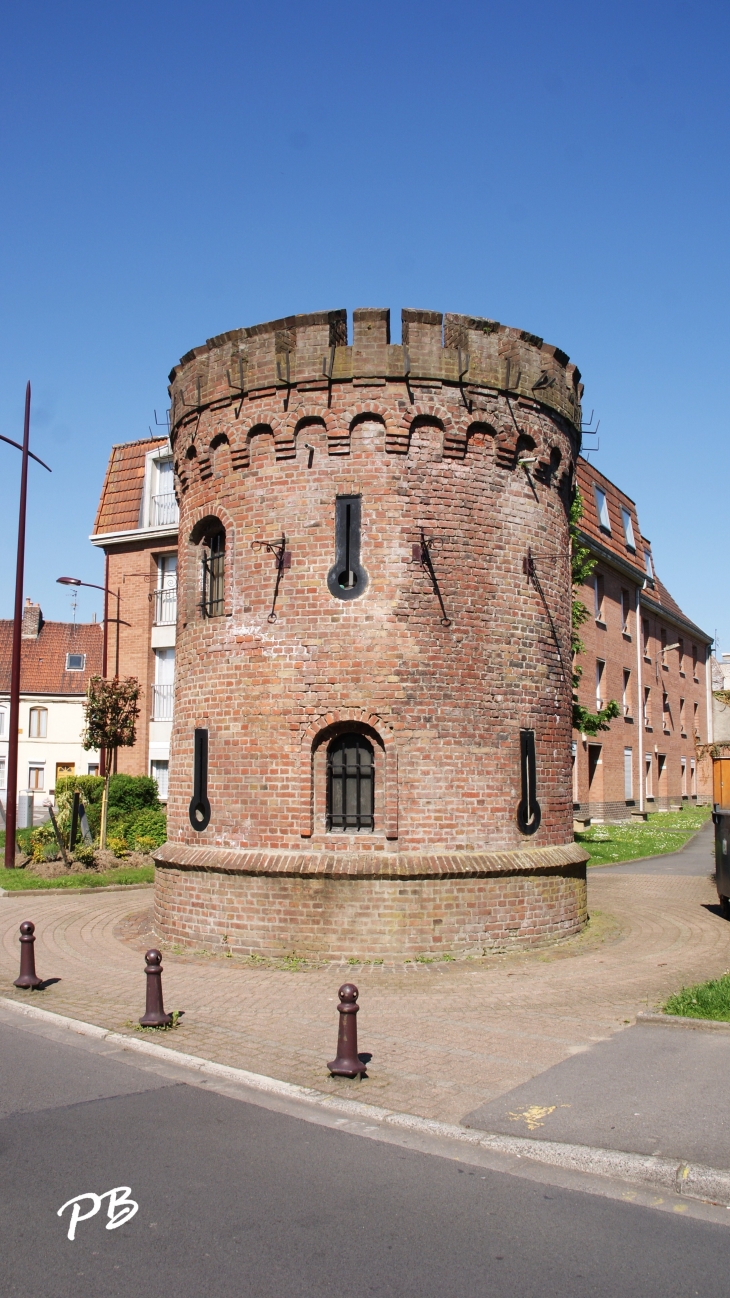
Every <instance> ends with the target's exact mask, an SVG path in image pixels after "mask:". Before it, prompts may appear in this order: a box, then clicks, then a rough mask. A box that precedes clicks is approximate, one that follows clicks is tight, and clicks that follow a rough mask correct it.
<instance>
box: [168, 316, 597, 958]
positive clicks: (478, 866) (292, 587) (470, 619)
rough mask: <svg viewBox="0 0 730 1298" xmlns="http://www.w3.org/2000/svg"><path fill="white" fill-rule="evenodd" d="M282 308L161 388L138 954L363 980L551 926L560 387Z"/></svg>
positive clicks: (564, 418) (457, 329) (493, 334)
mask: <svg viewBox="0 0 730 1298" xmlns="http://www.w3.org/2000/svg"><path fill="white" fill-rule="evenodd" d="M402 318H403V330H402V338H403V342H402V345H393V344H391V343H390V337H389V312H388V311H386V310H375V309H362V310H357V311H355V313H354V317H353V340H352V345H351V346H350V345H348V341H347V318H346V313H345V312H344V311H330V312H322V313H319V314H313V315H301V316H293V317H290V318H287V319H285V320H277V321H273V322H271V323H269V324H262V325H256V326H253V327H251V328H247V329H239V330H235V331H233V332H231V333H227V334H223V335H221V336H219V337H217V338H212V339H210V340H209V341H208V342H207V343H206V344H205V346H203V347H197V348H195V349H194V350H193V351H191V352H188V353H187V355H185V356H184V357H183V358H182V360H181V362H180V364H179V365H178V366H176V367H175V369H174V370H173V371H172V374H171V375H170V382H171V386H170V397H171V440H172V446H173V453H174V458H175V471H176V482H177V489H178V495H179V502H180V541H179V596H178V637H177V664H176V686H175V720H174V729H173V740H172V760H171V778H170V796H169V803H168V813H169V830H168V832H169V840H168V842H167V843H166V844H165V845H164V846H163V847H162V848H161V849H160V850H159V851H158V852H157V853H156V860H157V865H158V869H157V884H156V909H157V922H158V925H159V928H160V930H161V932H162V933H163V935H164V936H165V937H167V938H168V939H170V940H175V941H177V942H182V943H186V942H190V943H195V944H196V945H199V944H204V945H209V946H211V945H218V944H220V943H224V944H225V945H226V946H227V947H228V949H232V950H237V951H241V952H246V953H261V954H267V955H285V954H289V953H291V952H296V953H299V954H302V955H311V956H315V955H316V956H320V957H323V958H335V959H336V958H340V957H349V956H353V957H357V958H362V959H366V958H368V959H378V958H381V959H386V958H398V957H403V956H413V955H417V954H430V955H436V954H438V953H439V952H443V953H452V952H453V953H459V952H480V951H482V950H486V949H494V948H503V947H505V946H507V945H511V944H514V943H515V942H518V943H520V942H522V943H529V942H536V941H539V940H541V939H544V938H547V937H551V936H555V935H560V934H570V933H575V932H576V931H577V930H578V929H579V928H580V927H581V926H582V924H583V923H584V921H585V860H586V854H585V852H584V851H583V850H582V849H581V848H579V847H577V846H576V845H575V844H574V842H573V822H572V797H571V746H570V744H571V680H570V668H571V662H570V601H571V584H570V562H569V536H568V506H569V500H570V494H571V490H572V480H573V471H574V463H575V457H576V455H577V452H578V447H579V444H580V397H581V393H582V385H581V383H580V375H579V373H578V371H577V369H576V368H575V366H574V365H571V364H569V363H568V357H567V356H566V355H565V353H563V352H561V351H560V350H559V349H558V348H557V347H551V346H548V345H547V344H545V343H544V342H543V341H542V339H540V338H537V337H535V336H534V335H532V334H528V333H524V332H521V331H520V330H516V329H511V328H507V327H505V326H504V325H500V324H498V323H496V322H495V321H493V320H481V319H473V318H471V317H467V316H457V315H447V316H446V317H445V318H444V317H442V316H441V315H440V314H439V313H437V312H432V311H403V313H402Z"/></svg>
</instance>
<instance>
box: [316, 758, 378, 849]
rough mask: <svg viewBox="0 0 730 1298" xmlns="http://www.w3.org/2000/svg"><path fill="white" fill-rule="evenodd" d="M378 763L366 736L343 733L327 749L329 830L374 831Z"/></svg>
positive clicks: (351, 832)
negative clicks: (374, 782)
mask: <svg viewBox="0 0 730 1298" xmlns="http://www.w3.org/2000/svg"><path fill="white" fill-rule="evenodd" d="M374 775H375V763H374V758H373V747H372V744H370V743H368V741H367V739H365V738H364V737H363V736H362V735H340V736H338V738H337V739H333V740H332V743H331V744H330V746H329V749H328V750H327V829H328V831H329V832H330V833H332V832H334V833H337V832H340V833H348V834H357V833H361V832H369V833H372V830H373V781H374Z"/></svg>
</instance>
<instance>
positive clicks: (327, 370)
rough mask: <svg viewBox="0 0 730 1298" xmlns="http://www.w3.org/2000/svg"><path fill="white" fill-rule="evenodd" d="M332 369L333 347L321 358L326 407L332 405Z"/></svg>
mask: <svg viewBox="0 0 730 1298" xmlns="http://www.w3.org/2000/svg"><path fill="white" fill-rule="evenodd" d="M334 368H335V349H334V347H330V350H329V355H328V356H323V357H322V374H323V375H324V377H325V378H326V380H327V406H328V407H329V406H331V405H332V372H333V370H334ZM310 468H311V465H310Z"/></svg>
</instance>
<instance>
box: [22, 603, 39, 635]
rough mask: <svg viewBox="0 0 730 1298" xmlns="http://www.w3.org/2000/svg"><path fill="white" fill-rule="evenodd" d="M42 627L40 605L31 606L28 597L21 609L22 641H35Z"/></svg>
mask: <svg viewBox="0 0 730 1298" xmlns="http://www.w3.org/2000/svg"><path fill="white" fill-rule="evenodd" d="M42 625H43V614H42V613H41V606H40V604H32V603H31V601H30V597H28V598H27V599H26V601H25V608H24V609H23V630H22V639H23V640H37V639H38V633H39V631H40V629H41V626H42Z"/></svg>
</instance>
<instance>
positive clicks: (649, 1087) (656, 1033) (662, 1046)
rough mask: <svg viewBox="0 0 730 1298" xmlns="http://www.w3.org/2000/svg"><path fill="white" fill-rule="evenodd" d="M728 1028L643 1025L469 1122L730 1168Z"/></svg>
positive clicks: (495, 1102)
mask: <svg viewBox="0 0 730 1298" xmlns="http://www.w3.org/2000/svg"><path fill="white" fill-rule="evenodd" d="M728 1076H730V1024H728V1025H727V1028H724V1029H723V1028H720V1029H717V1028H713V1027H712V1026H710V1027H706V1026H703V1024H702V1023H701V1021H699V1020H698V1021H697V1024H696V1026H695V1027H694V1028H691V1027H689V1026H688V1025H677V1024H672V1025H671V1026H670V1025H669V1024H667V1025H666V1026H664V1025H663V1024H657V1023H647V1024H644V1023H641V1022H639V1023H637V1024H636V1025H635V1026H633V1027H630V1028H628V1029H627V1030H626V1031H625V1032H619V1033H617V1034H616V1035H615V1036H613V1037H612V1038H611V1039H610V1040H609V1041H601V1042H599V1043H598V1044H596V1045H594V1046H592V1047H591V1048H590V1049H589V1050H588V1051H586V1053H585V1054H581V1055H577V1056H576V1057H575V1058H573V1059H568V1060H565V1061H564V1062H563V1063H561V1064H557V1065H555V1066H554V1067H553V1068H548V1069H547V1071H546V1072H544V1073H541V1074H540V1075H539V1076H538V1077H534V1078H532V1080H531V1081H529V1082H527V1083H525V1084H524V1085H523V1086H518V1087H515V1089H514V1090H512V1091H508V1092H507V1094H506V1095H501V1096H500V1097H499V1099H496V1100H491V1101H490V1102H489V1103H488V1104H483V1105H481V1106H480V1107H479V1108H478V1109H475V1110H474V1112H473V1113H470V1114H467V1116H466V1117H465V1118H464V1119H463V1122H464V1125H466V1126H469V1127H475V1128H479V1129H481V1130H484V1131H494V1132H502V1133H503V1134H505V1135H512V1136H516V1135H520V1136H528V1137H532V1138H534V1139H536V1140H553V1141H569V1142H571V1143H575V1144H579V1145H593V1146H597V1147H599V1148H601V1149H614V1150H625V1151H628V1152H630V1153H635V1154H653V1155H656V1156H659V1157H665V1158H679V1159H683V1160H686V1161H687V1162H697V1163H703V1164H705V1165H707V1166H709V1167H723V1168H730V1108H728V1105H727V1103H726V1099H727V1090H728V1085H727V1079H728Z"/></svg>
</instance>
